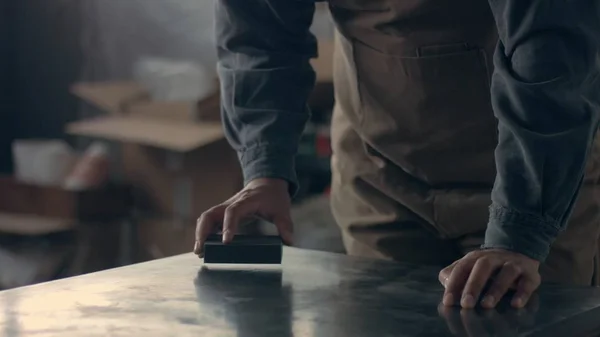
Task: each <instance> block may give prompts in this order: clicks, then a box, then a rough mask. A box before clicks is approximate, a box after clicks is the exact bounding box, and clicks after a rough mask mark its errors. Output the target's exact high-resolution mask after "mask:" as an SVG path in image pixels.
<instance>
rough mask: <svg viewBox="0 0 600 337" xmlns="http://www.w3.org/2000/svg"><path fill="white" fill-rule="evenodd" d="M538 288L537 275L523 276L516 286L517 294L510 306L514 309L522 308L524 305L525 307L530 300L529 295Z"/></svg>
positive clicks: (538, 280)
mask: <svg viewBox="0 0 600 337" xmlns="http://www.w3.org/2000/svg"><path fill="white" fill-rule="evenodd" d="M539 286H540V278H539V275H535V276H528V275H524V276H523V277H522V278H521V280H520V281H519V284H518V285H517V292H516V294H515V296H514V297H513V299H512V301H511V303H510V304H511V305H512V306H513V307H515V308H523V307H524V306H525V305H527V302H528V301H529V298H531V295H532V294H533V292H534V291H535V290H536V289H537V288H538V287H539Z"/></svg>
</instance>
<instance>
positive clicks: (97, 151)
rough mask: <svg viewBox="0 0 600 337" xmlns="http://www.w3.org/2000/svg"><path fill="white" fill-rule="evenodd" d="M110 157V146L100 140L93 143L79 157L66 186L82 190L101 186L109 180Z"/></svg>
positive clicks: (70, 188) (66, 187)
mask: <svg viewBox="0 0 600 337" xmlns="http://www.w3.org/2000/svg"><path fill="white" fill-rule="evenodd" d="M109 169H110V159H109V154H108V147H107V146H106V145H105V144H103V143H100V142H96V143H93V144H92V145H90V147H88V148H87V150H86V151H85V153H84V154H83V156H81V158H80V159H79V161H78V162H77V164H76V165H75V167H74V168H73V171H72V172H71V174H70V175H69V177H68V178H67V180H66V181H65V184H64V188H65V189H67V190H70V191H82V190H86V189H90V188H95V187H99V186H101V185H102V184H104V183H105V182H106V181H107V180H108V176H109Z"/></svg>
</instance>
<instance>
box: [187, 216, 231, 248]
mask: <svg viewBox="0 0 600 337" xmlns="http://www.w3.org/2000/svg"><path fill="white" fill-rule="evenodd" d="M225 208H226V205H223V204H222V205H219V206H216V207H213V208H211V209H209V210H208V211H206V212H204V213H202V215H201V216H200V218H198V221H196V242H195V243H194V253H195V254H196V255H201V254H202V247H203V246H204V242H205V241H206V238H207V237H208V236H209V235H210V234H211V233H213V232H214V230H215V229H216V228H217V227H218V226H219V224H220V223H221V222H222V221H223V214H224V211H225Z"/></svg>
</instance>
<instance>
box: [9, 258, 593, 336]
mask: <svg viewBox="0 0 600 337" xmlns="http://www.w3.org/2000/svg"><path fill="white" fill-rule="evenodd" d="M441 295H442V289H441V286H440V285H439V284H438V282H437V270H436V269H431V268H422V267H410V266H404V265H400V264H394V263H391V262H384V261H373V260H368V259H357V258H351V257H347V256H343V255H336V254H329V253H321V252H314V251H304V250H299V249H292V248H289V249H288V248H286V249H285V251H284V264H283V266H281V267H262V268H258V267H249V266H246V267H239V266H229V267H225V266H204V267H203V265H202V261H201V260H199V259H197V258H196V257H195V256H194V255H191V254H188V255H182V256H177V257H173V258H167V259H162V260H156V261H153V262H148V263H143V264H138V265H133V266H128V267H122V268H118V269H113V270H109V271H104V272H99V273H95V274H89V275H85V276H79V277H75V278H71V279H65V280H60V281H55V282H51V283H46V284H39V285H35V286H30V287H25V288H20V289H14V290H9V291H5V292H0V336H34V335H35V336H57V335H58V336H195V337H197V336H204V337H213V336H240V337H290V336H296V337H302V336H308V337H320V336H324V337H329V336H334V337H337V336H340V337H346V336H365V337H370V336H373V337H376V336H377V337H385V336H394V337H398V336H453V335H456V336H545V337H552V336H593V335H594V333H595V332H598V331H600V319H599V317H600V289H597V288H565V287H557V286H547V287H545V288H543V289H541V290H540V292H539V296H538V297H536V298H534V301H533V302H532V305H530V306H529V307H528V308H526V309H522V310H520V311H516V310H512V309H508V308H507V307H506V306H505V305H503V306H501V307H500V308H499V309H497V310H491V311H478V310H463V311H461V310H460V309H459V308H451V309H447V310H446V309H444V308H442V307H439V305H438V304H439V302H440V299H441Z"/></svg>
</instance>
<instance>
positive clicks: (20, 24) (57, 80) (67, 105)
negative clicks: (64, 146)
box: [0, 0, 82, 173]
mask: <svg viewBox="0 0 600 337" xmlns="http://www.w3.org/2000/svg"><path fill="white" fill-rule="evenodd" d="M68 3H69V5H68V6H66V5H64V3H63V2H62V1H59V2H57V1H45V0H25V1H23V0H5V1H1V2H0V11H1V14H0V48H1V53H0V57H1V59H0V66H1V70H0V83H1V86H0V89H1V90H0V95H1V96H0V102H1V103H0V171H1V172H3V173H6V172H11V171H12V160H11V150H10V144H11V142H12V140H13V139H15V138H64V137H65V136H64V133H63V128H64V124H65V123H66V122H68V121H72V120H75V119H76V118H77V110H78V109H77V107H78V104H79V103H78V102H77V100H76V99H75V98H73V97H72V96H71V95H70V94H69V92H68V88H69V85H70V84H71V83H72V82H73V81H74V80H75V79H76V78H77V75H78V71H79V69H81V60H82V58H81V55H80V47H79V44H80V39H79V37H78V35H79V34H80V33H79V32H80V27H81V24H80V22H79V20H80V16H79V15H77V14H78V13H79V6H78V3H79V1H68Z"/></svg>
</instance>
